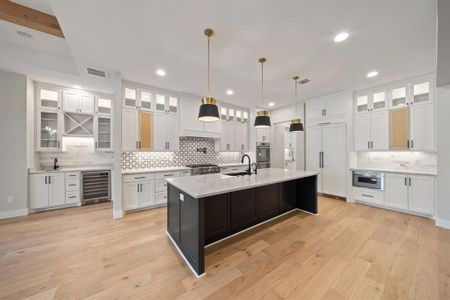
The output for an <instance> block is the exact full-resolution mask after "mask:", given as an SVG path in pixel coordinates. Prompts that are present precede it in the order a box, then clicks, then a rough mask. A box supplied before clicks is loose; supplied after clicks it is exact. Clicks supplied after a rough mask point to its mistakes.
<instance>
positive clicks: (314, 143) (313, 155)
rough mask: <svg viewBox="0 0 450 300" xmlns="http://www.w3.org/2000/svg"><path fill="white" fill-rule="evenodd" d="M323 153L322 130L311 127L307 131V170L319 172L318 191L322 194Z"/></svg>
mask: <svg viewBox="0 0 450 300" xmlns="http://www.w3.org/2000/svg"><path fill="white" fill-rule="evenodd" d="M321 152H322V128H321V127H310V128H307V129H306V170H307V171H312V172H318V173H319V176H317V191H318V192H320V193H322V176H321V173H322V168H321V163H320V161H321V160H320V153H321Z"/></svg>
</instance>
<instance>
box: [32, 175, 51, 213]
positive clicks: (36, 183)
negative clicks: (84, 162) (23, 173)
mask: <svg viewBox="0 0 450 300" xmlns="http://www.w3.org/2000/svg"><path fill="white" fill-rule="evenodd" d="M47 176H48V174H47V173H45V174H33V175H31V176H30V198H31V208H35V209H38V208H46V207H48V190H49V189H48V184H47V183H48V179H47Z"/></svg>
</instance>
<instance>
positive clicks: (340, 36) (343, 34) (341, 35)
mask: <svg viewBox="0 0 450 300" xmlns="http://www.w3.org/2000/svg"><path fill="white" fill-rule="evenodd" d="M348 36H349V34H348V32H340V33H338V34H337V35H336V36H335V37H334V41H335V42H336V43H340V42H343V41H345V40H346V39H347V38H348Z"/></svg>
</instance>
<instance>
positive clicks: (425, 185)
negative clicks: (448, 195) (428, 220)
mask: <svg viewBox="0 0 450 300" xmlns="http://www.w3.org/2000/svg"><path fill="white" fill-rule="evenodd" d="M408 183H409V184H410V185H409V209H410V210H412V211H415V212H418V213H421V214H427V215H430V216H432V215H434V194H435V192H434V178H433V177H431V176H420V175H411V176H409V179H408Z"/></svg>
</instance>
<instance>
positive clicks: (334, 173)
mask: <svg viewBox="0 0 450 300" xmlns="http://www.w3.org/2000/svg"><path fill="white" fill-rule="evenodd" d="M351 103H352V96H351V95H350V94H347V93H341V94H336V95H332V96H327V97H323V98H319V99H315V100H312V101H308V102H306V121H305V123H306V130H305V133H306V170H308V171H315V172H317V173H319V175H318V177H317V180H318V182H317V190H318V192H319V193H324V194H328V195H333V196H339V197H343V198H346V197H347V169H348V168H347V124H346V121H347V116H348V113H349V110H351Z"/></svg>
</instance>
